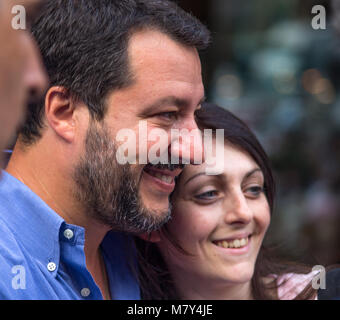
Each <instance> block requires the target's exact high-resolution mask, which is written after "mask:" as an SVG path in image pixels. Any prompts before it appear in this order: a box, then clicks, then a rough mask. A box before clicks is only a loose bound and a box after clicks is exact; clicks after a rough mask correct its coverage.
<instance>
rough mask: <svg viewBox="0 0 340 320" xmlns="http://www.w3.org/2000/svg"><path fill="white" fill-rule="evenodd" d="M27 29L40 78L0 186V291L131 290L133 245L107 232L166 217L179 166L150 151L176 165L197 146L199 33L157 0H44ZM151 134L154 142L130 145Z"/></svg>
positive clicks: (45, 295) (145, 227)
mask: <svg viewBox="0 0 340 320" xmlns="http://www.w3.org/2000/svg"><path fill="white" fill-rule="evenodd" d="M32 30H33V34H34V36H35V38H36V40H37V43H38V45H39V47H40V50H41V52H42V56H43V60H44V63H45V66H46V68H47V71H48V74H49V76H50V79H51V85H50V88H49V89H48V91H47V93H46V96H45V99H44V101H43V103H41V104H39V105H36V106H35V108H33V107H32V108H30V109H29V113H28V118H27V121H26V123H25V125H24V126H23V128H22V130H21V132H20V136H19V139H18V141H17V144H16V146H15V149H14V152H13V155H12V157H11V160H10V162H9V165H8V167H7V173H4V179H3V182H2V183H1V184H0V221H1V220H2V221H3V224H0V227H1V232H2V234H6V237H3V238H4V239H0V272H1V274H2V277H1V279H0V297H3V298H17V299H26V298H30V299H54V298H56V299H57V298H58V299H102V298H104V299H138V298H139V290H138V285H137V283H136V279H135V278H134V277H133V276H132V274H131V273H130V272H129V265H128V262H127V260H128V259H129V258H130V257H129V256H130V255H132V253H133V252H131V250H130V251H129V250H128V249H126V247H125V244H126V242H127V241H128V239H126V237H125V236H123V235H122V234H119V233H114V232H112V230H113V231H124V232H128V233H133V234H140V233H143V232H151V231H152V230H156V229H158V228H159V227H161V226H162V225H163V224H164V223H165V222H166V221H167V220H168V219H169V217H170V208H169V195H170V193H171V192H172V191H173V189H174V180H175V177H176V176H177V175H178V174H179V173H180V172H181V170H182V168H183V166H182V165H181V164H158V165H155V164H154V163H153V160H154V159H151V158H150V154H151V151H152V150H153V149H154V148H155V145H159V146H161V147H162V148H161V150H163V151H164V150H166V153H168V155H169V157H170V156H171V157H173V158H175V159H176V158H178V159H179V163H187V162H189V161H193V155H194V153H195V152H196V151H197V150H200V149H201V148H202V145H201V143H200V139H196V138H197V137H196V136H197V135H198V134H199V133H198V132H196V131H195V129H197V126H196V123H195V117H194V113H195V111H196V110H197V109H198V108H200V104H201V102H202V101H203V99H204V89H203V84H202V78H201V64H200V59H199V55H198V52H197V50H198V49H202V48H205V47H206V46H207V44H208V42H209V33H208V31H207V30H206V28H205V27H204V26H203V25H202V24H201V23H200V22H198V21H197V20H196V19H195V18H193V17H192V16H191V15H189V14H187V13H185V12H184V11H183V10H181V9H180V8H179V7H177V5H175V4H174V3H173V2H171V1H164V0H111V1H110V0H78V1H72V0H50V1H47V2H46V6H45V7H44V9H43V12H42V14H41V16H40V18H39V19H38V20H37V21H36V23H35V24H34V25H33V28H32ZM141 123H144V124H145V123H146V124H147V132H146V133H147V134H146V137H144V135H145V133H142V131H141V130H140V127H141ZM174 129H175V130H182V129H187V130H188V131H191V132H194V134H193V137H192V138H193V139H192V140H193V141H194V142H195V143H196V144H195V143H193V144H191V145H189V147H188V148H186V149H183V148H181V143H183V141H184V140H181V139H180V140H178V141H176V146H175V147H173V144H174V143H175V140H174V139H173V137H172V135H171V132H172V130H174ZM122 130H128V131H129V132H130V133H131V132H132V133H133V134H135V138H136V140H135V141H136V142H137V141H141V142H140V143H137V145H135V147H136V148H135V149H136V152H135V156H136V159H137V160H138V161H137V163H135V164H130V163H125V164H120V161H119V159H118V158H119V157H118V158H117V152H118V151H117V150H118V149H119V147H120V146H121V145H122V143H124V142H123V140H120V139H119V137H120V134H121V133H122ZM159 131H162V132H165V134H166V137H165V139H164V136H163V137H160V138H159V140H157V141H156V140H152V139H147V143H146V144H145V145H144V146H141V145H140V144H144V143H143V142H145V139H146V138H147V136H148V134H149V133H150V134H151V132H153V133H155V132H159ZM195 132H196V133H195ZM141 135H143V137H142V139H139V138H141V137H140V136H141ZM157 154H158V155H159V152H155V155H157ZM142 158H143V159H144V160H145V159H146V160H147V161H146V162H145V163H143V161H141V159H142ZM5 184H6V187H4V185H5ZM132 258H133V256H132ZM132 265H133V263H132ZM13 266H15V268H14V269H13ZM23 271H24V272H25V281H23V277H22V272H23ZM11 272H12V273H11ZM13 273H14V275H13ZM11 281H12V282H11ZM11 283H12V286H13V287H14V288H16V289H13V288H12V287H11ZM23 288H24V289H23Z"/></svg>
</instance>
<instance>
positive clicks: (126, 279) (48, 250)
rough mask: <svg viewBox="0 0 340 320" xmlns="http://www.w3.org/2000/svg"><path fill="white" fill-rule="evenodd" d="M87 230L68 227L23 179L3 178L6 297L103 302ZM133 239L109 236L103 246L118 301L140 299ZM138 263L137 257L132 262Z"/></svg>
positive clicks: (2, 290)
mask: <svg viewBox="0 0 340 320" xmlns="http://www.w3.org/2000/svg"><path fill="white" fill-rule="evenodd" d="M84 242H85V230H84V228H82V227H79V226H75V225H70V224H67V223H66V222H65V221H64V220H63V219H62V218H61V217H60V216H59V215H58V214H57V213H56V212H54V211H53V210H52V209H51V208H50V207H48V206H47V204H46V203H45V202H43V201H42V200H41V199H40V198H39V197H38V196H37V195H36V194H35V193H33V192H32V191H31V190H30V189H29V188H28V187H27V186H25V185H24V184H23V183H21V182H20V181H19V180H17V179H16V178H14V177H13V176H11V175H10V174H8V173H7V172H2V177H1V180H0V299H20V300H21V299H24V300H31V299H34V300H41V299H43V300H54V299H62V300H69V299H77V300H78V299H85V300H86V299H87V300H101V299H103V297H102V294H101V292H100V290H99V288H98V286H97V285H96V283H95V282H94V280H93V278H92V276H91V274H90V273H89V271H88V270H87V268H86V263H85V253H84ZM130 242H131V238H130V237H129V236H127V235H124V234H121V233H114V232H112V231H111V232H109V233H108V234H107V235H106V236H105V238H104V240H103V242H102V243H101V250H102V254H103V258H104V261H105V265H106V270H107V275H108V279H109V286H110V291H111V297H112V299H118V300H137V299H140V291H139V286H138V283H137V280H136V278H135V277H134V273H133V272H132V271H131V268H130V267H129V266H130V263H129V261H130V258H131V257H130V256H131V253H132V252H134V251H133V249H132V248H130V247H129V243H130ZM132 261H133V259H132Z"/></svg>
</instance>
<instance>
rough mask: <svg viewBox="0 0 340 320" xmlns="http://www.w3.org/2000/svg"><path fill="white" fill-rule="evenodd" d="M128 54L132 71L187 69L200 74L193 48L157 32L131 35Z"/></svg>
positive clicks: (144, 31) (195, 51)
mask: <svg viewBox="0 0 340 320" xmlns="http://www.w3.org/2000/svg"><path fill="white" fill-rule="evenodd" d="M128 52H129V58H130V64H131V67H132V69H134V70H140V69H145V70H146V71H147V70H149V71H150V73H152V72H154V71H158V72H160V71H169V72H171V71H173V70H172V69H174V71H178V70H179V69H181V70H184V69H187V71H189V72H192V73H195V72H196V73H197V72H199V73H200V72H201V69H200V68H201V63H200V59H199V55H198V52H197V50H196V49H195V48H194V47H188V46H185V45H182V44H181V43H179V42H177V41H175V40H173V39H171V38H170V37H169V36H168V35H166V34H164V33H162V32H160V31H157V30H150V29H147V30H143V31H139V32H136V33H135V34H133V35H132V37H131V38H130V41H129V48H128ZM152 68H157V70H152ZM154 75H157V73H156V74H155V73H154Z"/></svg>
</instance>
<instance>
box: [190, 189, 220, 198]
mask: <svg viewBox="0 0 340 320" xmlns="http://www.w3.org/2000/svg"><path fill="white" fill-rule="evenodd" d="M217 196H218V191H217V190H211V191H207V192H204V193H200V194H198V195H196V196H195V198H196V199H198V200H212V199H215V198H216V197H217Z"/></svg>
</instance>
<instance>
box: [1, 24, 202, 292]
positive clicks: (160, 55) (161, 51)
mask: <svg viewBox="0 0 340 320" xmlns="http://www.w3.org/2000/svg"><path fill="white" fill-rule="evenodd" d="M128 53H129V57H130V64H131V68H132V73H133V74H134V75H135V81H134V83H133V84H132V85H131V86H130V87H128V88H125V89H120V90H116V91H113V92H112V93H111V94H110V95H109V96H108V97H107V104H108V112H107V114H106V116H105V119H104V121H103V123H93V121H92V120H91V118H90V115H89V112H88V109H87V108H86V106H85V105H84V104H82V103H81V102H75V101H73V100H72V98H71V96H70V95H69V93H68V92H67V90H66V89H65V88H62V87H51V88H50V89H49V90H48V92H47V94H46V97H45V118H46V121H45V124H46V128H45V129H44V131H43V135H42V138H41V139H39V140H38V141H37V142H36V143H35V144H34V145H32V146H30V147H28V148H26V147H25V146H24V145H22V144H20V142H19V143H17V145H16V147H15V150H14V153H13V155H12V158H11V160H10V163H9V165H8V167H7V171H8V172H9V173H11V174H13V175H14V176H15V177H17V178H18V179H19V180H21V181H22V182H24V183H25V184H26V185H27V186H29V187H30V188H31V189H32V190H33V191H34V192H35V193H36V194H37V195H38V196H40V198H42V199H43V200H44V201H45V202H46V203H47V204H48V205H49V206H50V207H51V208H52V209H53V210H55V211H56V212H57V213H58V214H59V215H60V216H62V217H63V218H64V219H65V220H66V221H67V222H68V223H72V224H75V225H79V226H82V227H84V228H85V255H86V264H87V267H88V269H89V271H90V272H91V274H92V276H93V277H94V279H95V281H96V283H97V284H98V286H99V287H100V288H101V290H102V292H103V293H104V295H106V296H108V294H105V292H106V293H107V282H106V280H105V277H104V275H103V272H102V268H101V265H100V250H99V245H100V243H101V242H102V239H103V237H104V236H105V234H106V233H107V232H108V231H109V230H110V229H111V226H109V225H105V224H103V223H102V221H101V220H98V219H96V218H95V217H94V216H93V215H91V214H88V208H87V206H86V204H85V203H83V202H82V201H79V200H78V199H77V197H75V196H74V194H75V191H76V190H77V188H78V185H77V183H76V182H75V181H74V180H73V179H71V178H70V177H73V175H74V172H75V168H77V167H78V165H79V163H81V162H82V160H83V158H84V156H86V148H85V141H86V137H87V135H88V130H89V128H90V127H91V125H92V126H93V125H94V126H96V127H97V129H98V130H99V131H103V130H102V129H103V128H105V132H106V134H107V137H108V138H109V140H110V139H111V141H113V142H114V141H115V137H116V134H117V132H118V130H120V129H121V128H129V129H131V130H133V131H134V132H135V133H136V135H137V141H138V124H139V121H140V120H146V121H147V122H148V129H149V130H152V129H153V128H162V129H163V130H166V132H167V133H169V136H168V139H167V141H165V143H164V144H165V145H163V147H165V150H170V151H169V152H171V143H172V141H171V139H170V130H171V128H177V129H182V128H186V129H188V130H191V129H196V128H197V126H196V123H195V118H194V112H195V110H196V109H198V108H199V107H200V103H201V101H202V100H203V97H204V89H203V84H202V78H201V64H200V60H199V56H198V53H197V51H196V50H195V49H194V48H188V47H185V46H182V45H180V44H178V43H177V42H175V41H173V40H171V39H170V38H169V37H168V36H166V35H164V34H163V33H160V32H158V31H154V30H143V31H140V32H138V33H136V34H134V35H133V36H132V38H131V39H130V42H129V46H128ZM169 97H171V99H170V98H169ZM165 100H166V103H163V104H161V105H159V101H165ZM179 100H180V101H181V103H180V104H179V103H178V101H179ZM154 143H155V142H150V143H148V144H147V148H146V149H147V150H146V151H148V150H149V149H150V148H151V146H152V145H153V144H154ZM137 147H138V145H137ZM192 148H194V146H189V148H186V149H185V151H184V152H182V151H176V150H175V151H173V152H178V156H179V158H180V159H181V158H189V159H190V158H191V155H193V153H191V152H188V151H191V149H192ZM195 148H199V149H202V145H201V144H198V145H196V146H195ZM144 152H145V151H144ZM139 157H140V154H139V153H138V148H137V159H138V158H139ZM144 166H145V165H138V164H135V165H131V171H132V172H133V178H134V181H136V182H137V183H138V185H139V187H138V195H139V198H140V201H141V202H142V204H143V207H144V208H147V209H149V210H151V211H152V212H153V214H158V215H160V214H162V213H164V212H165V211H167V210H168V207H169V200H168V197H169V194H170V192H169V191H164V189H162V188H161V187H160V186H159V185H158V184H157V183H156V182H155V181H154V180H153V179H152V178H150V177H148V176H147V175H146V174H145V172H144V171H143V168H144ZM180 172H181V170H179V169H177V170H175V172H174V174H176V175H178V174H179V173H180ZM98 174H100V173H99V172H98ZM90 187H91V186H90ZM93 187H95V186H93ZM108 188H109V186H108ZM110 194H111V197H114V192H111V193H110ZM109 200H110V199H109ZM109 200H107V201H109ZM112 215H114V212H112ZM137 231H138V230H135V232H137Z"/></svg>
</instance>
